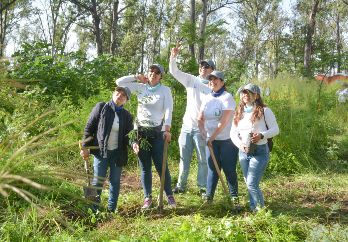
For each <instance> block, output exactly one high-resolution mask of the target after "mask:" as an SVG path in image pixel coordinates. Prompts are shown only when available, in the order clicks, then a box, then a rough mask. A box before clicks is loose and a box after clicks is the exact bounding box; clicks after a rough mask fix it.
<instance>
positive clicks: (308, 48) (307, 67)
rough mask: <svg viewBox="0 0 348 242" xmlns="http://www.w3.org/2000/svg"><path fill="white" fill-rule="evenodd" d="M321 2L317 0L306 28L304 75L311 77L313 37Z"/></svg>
mask: <svg viewBox="0 0 348 242" xmlns="http://www.w3.org/2000/svg"><path fill="white" fill-rule="evenodd" d="M319 2H320V0H315V1H314V3H313V6H312V9H311V12H310V13H309V19H308V23H307V27H306V43H305V48H304V58H303V59H304V61H303V64H304V75H305V76H307V77H309V76H310V75H311V72H312V70H311V59H312V50H313V35H314V30H315V17H316V15H317V12H318V7H319Z"/></svg>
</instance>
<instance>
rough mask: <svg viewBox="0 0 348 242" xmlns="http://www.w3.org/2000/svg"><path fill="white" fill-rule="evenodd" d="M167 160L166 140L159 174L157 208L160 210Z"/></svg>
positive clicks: (161, 207)
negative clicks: (159, 185)
mask: <svg viewBox="0 0 348 242" xmlns="http://www.w3.org/2000/svg"><path fill="white" fill-rule="evenodd" d="M167 158H168V142H167V141H166V140H164V145H163V160H162V173H161V187H160V194H159V201H158V207H159V209H160V210H162V209H163V190H164V181H165V179H166V169H167Z"/></svg>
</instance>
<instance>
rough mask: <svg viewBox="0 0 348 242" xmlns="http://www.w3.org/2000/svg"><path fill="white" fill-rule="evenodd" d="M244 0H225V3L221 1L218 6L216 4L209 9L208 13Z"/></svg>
mask: <svg viewBox="0 0 348 242" xmlns="http://www.w3.org/2000/svg"><path fill="white" fill-rule="evenodd" d="M242 2H243V0H240V1H229V0H226V1H225V2H223V3H220V4H219V5H218V6H216V7H215V8H211V9H209V10H208V12H207V15H209V14H211V13H213V12H215V11H217V10H219V9H221V8H225V7H229V5H232V4H236V3H242Z"/></svg>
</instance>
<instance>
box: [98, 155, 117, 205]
mask: <svg viewBox="0 0 348 242" xmlns="http://www.w3.org/2000/svg"><path fill="white" fill-rule="evenodd" d="M117 156H118V150H108V151H107V158H102V157H100V156H97V155H96V156H94V163H93V168H94V177H93V181H92V185H93V186H95V187H97V188H98V190H97V193H98V197H97V202H98V203H99V202H100V195H101V192H102V189H103V184H104V181H105V177H106V173H107V170H108V167H110V176H109V181H110V184H109V193H110V194H109V201H108V210H110V211H115V209H116V206H117V200H118V195H119V193H120V180H121V172H122V167H119V166H117V165H116V162H115V160H116V157H117ZM98 207H99V206H94V207H93V209H94V210H97V209H98Z"/></svg>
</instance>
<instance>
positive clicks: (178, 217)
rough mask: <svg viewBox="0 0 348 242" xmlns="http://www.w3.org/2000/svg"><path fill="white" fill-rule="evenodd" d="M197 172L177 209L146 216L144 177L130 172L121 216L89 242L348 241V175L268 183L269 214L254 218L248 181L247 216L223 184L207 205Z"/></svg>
mask: <svg viewBox="0 0 348 242" xmlns="http://www.w3.org/2000/svg"><path fill="white" fill-rule="evenodd" d="M195 172H196V171H192V173H191V175H190V179H191V180H190V188H189V189H188V191H187V192H186V193H185V194H180V195H177V196H176V200H177V202H178V207H177V209H175V210H172V209H169V208H168V207H165V209H164V211H163V212H162V213H160V212H159V210H158V209H157V208H153V209H151V210H149V211H145V212H143V211H141V209H140V207H141V206H142V202H143V197H142V192H141V190H139V188H140V187H139V184H140V183H139V180H138V177H139V176H138V174H137V172H136V171H127V172H125V173H124V176H123V178H122V188H121V196H120V203H119V210H118V213H117V214H115V215H113V216H106V217H105V218H102V219H101V220H100V222H97V223H96V224H95V226H96V228H95V230H94V231H93V232H91V233H90V234H89V236H91V237H89V238H93V240H112V239H113V240H116V241H118V240H121V241H122V240H124V241H129V240H133V241H144V240H146V241H153V240H158V241H202V240H208V241H249V240H250V241H304V240H306V239H307V240H309V241H318V240H321V239H323V240H324V239H328V241H331V240H330V237H331V238H332V239H333V240H332V241H344V240H347V239H348V190H347V188H348V176H347V174H332V173H317V174H302V175H293V176H274V177H265V179H264V182H262V188H263V190H264V195H265V199H266V206H267V208H266V209H264V210H263V211H261V212H260V213H258V214H253V213H250V212H249V211H248V205H247V195H246V188H245V184H244V183H243V180H241V179H239V187H240V196H241V205H242V211H236V210H235V209H234V208H233V207H232V206H231V205H230V204H229V203H228V202H227V201H226V199H225V198H224V197H223V196H222V191H221V185H220V184H219V186H218V191H217V196H216V197H215V199H214V202H213V204H209V205H207V204H204V203H203V201H202V200H201V198H200V197H199V195H198V193H197V189H196V186H195V185H194V184H195V182H194V180H193V178H194V177H195V176H194V175H195ZM154 180H155V183H154V195H155V194H157V191H158V187H159V181H158V179H157V175H156V176H155V177H154ZM105 195H107V194H106V193H105ZM104 201H106V196H105V197H104ZM101 217H102V215H101ZM341 239H343V240H341Z"/></svg>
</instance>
